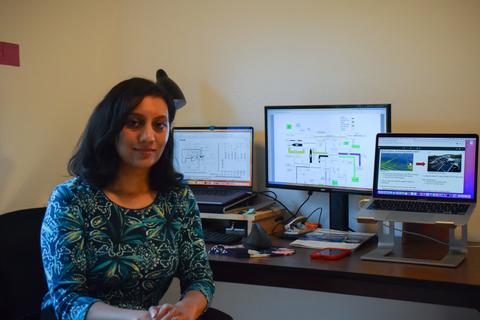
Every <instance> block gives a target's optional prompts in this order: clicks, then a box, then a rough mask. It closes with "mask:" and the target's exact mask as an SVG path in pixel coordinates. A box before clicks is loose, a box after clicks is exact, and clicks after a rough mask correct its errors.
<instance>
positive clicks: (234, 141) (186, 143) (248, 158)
mask: <svg viewBox="0 0 480 320" xmlns="http://www.w3.org/2000/svg"><path fill="white" fill-rule="evenodd" d="M173 141H174V150H173V165H174V167H175V170H176V171H178V172H180V173H182V174H183V175H184V179H185V181H186V182H187V183H188V184H189V185H203V186H233V187H251V186H252V185H253V165H252V162H253V128H252V127H188V128H180V127H176V128H173Z"/></svg>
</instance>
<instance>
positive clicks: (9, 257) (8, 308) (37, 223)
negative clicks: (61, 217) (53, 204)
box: [0, 207, 233, 320]
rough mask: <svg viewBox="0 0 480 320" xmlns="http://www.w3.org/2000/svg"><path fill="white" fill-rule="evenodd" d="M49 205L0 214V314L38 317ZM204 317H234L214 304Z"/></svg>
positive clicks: (8, 318) (10, 318)
mask: <svg viewBox="0 0 480 320" xmlns="http://www.w3.org/2000/svg"><path fill="white" fill-rule="evenodd" d="M45 210H46V208H45V207H41V208H32V209H25V210H18V211H14V212H10V213H5V214H2V215H0V254H1V259H0V318H1V319H5V320H38V319H40V307H41V303H42V299H43V296H44V295H45V293H46V292H47V285H46V281H45V275H44V273H43V264H42V258H41V255H40V227H41V225H42V221H43V216H44V214H45ZM201 319H202V320H231V319H233V318H232V317H230V316H229V315H227V314H226V313H224V312H222V311H219V310H216V309H213V308H210V309H208V310H207V312H205V314H204V315H203V316H202V318H201Z"/></svg>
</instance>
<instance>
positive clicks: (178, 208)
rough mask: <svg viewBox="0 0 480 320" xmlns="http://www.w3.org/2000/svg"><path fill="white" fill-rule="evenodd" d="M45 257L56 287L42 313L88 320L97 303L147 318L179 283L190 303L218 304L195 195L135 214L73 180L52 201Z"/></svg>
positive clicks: (161, 201)
mask: <svg viewBox="0 0 480 320" xmlns="http://www.w3.org/2000/svg"><path fill="white" fill-rule="evenodd" d="M41 250H42V258H43V265H44V269H45V275H46V279H47V284H48V293H47V294H46V295H45V297H44V300H43V304H42V309H44V308H48V307H53V309H54V310H55V314H56V316H57V318H58V319H84V318H85V317H86V314H87V312H88V309H89V307H90V306H91V305H92V304H93V303H95V302H97V301H103V302H105V303H108V304H110V305H114V306H118V307H122V308H129V309H145V310H146V309H148V308H149V307H150V306H152V305H158V303H159V300H160V298H161V297H162V296H163V294H164V293H165V291H166V290H167V289H168V287H169V285H170V283H171V281H172V278H173V277H174V276H177V277H178V278H179V279H180V285H181V291H182V295H184V294H185V293H186V292H188V291H191V290H197V291H200V292H202V293H203V294H204V295H205V297H206V298H207V300H208V302H209V304H210V302H211V299H212V296H213V292H214V284H213V280H212V272H211V270H210V267H209V264H208V259H207V254H206V251H205V243H204V241H203V232H202V228H201V221H200V216H199V211H198V206H197V204H196V202H195V199H194V197H193V195H192V193H191V191H190V189H189V188H187V187H184V188H182V189H181V190H179V191H171V192H169V193H168V194H160V193H159V194H158V195H157V196H156V198H155V201H154V202H153V203H152V204H151V205H149V206H148V207H146V208H143V209H127V208H124V207H121V206H119V205H117V204H115V203H113V202H112V201H110V200H109V199H108V198H107V197H106V196H105V194H104V193H103V192H102V191H101V190H99V189H97V188H95V187H94V186H93V185H91V184H89V183H86V182H84V181H82V180H81V179H80V178H73V179H71V180H69V181H67V182H65V183H63V184H60V185H58V186H57V187H56V188H55V189H54V191H53V193H52V195H51V198H50V201H49V204H48V208H47V211H46V214H45V218H44V220H43V225H42V231H41Z"/></svg>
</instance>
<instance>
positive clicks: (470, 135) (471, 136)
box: [372, 133, 480, 203]
mask: <svg viewBox="0 0 480 320" xmlns="http://www.w3.org/2000/svg"><path fill="white" fill-rule="evenodd" d="M381 137H412V138H415V137H425V138H465V139H476V143H477V144H476V147H475V170H476V171H475V177H474V183H473V198H472V199H464V198H459V199H456V198H440V197H419V196H416V197H415V196H413V197H410V196H406V195H398V196H397V195H390V194H389V195H384V194H378V193H376V192H375V190H377V189H378V188H377V178H378V165H379V162H378V157H379V156H380V152H377V151H376V150H377V149H378V141H379V138H381ZM478 143H479V138H478V134H476V133H465V134H461V133H452V134H448V133H379V134H377V137H376V141H375V166H374V169H373V190H372V195H373V197H375V198H386V199H411V200H422V201H448V202H463V203H475V202H476V201H477V182H478V149H479V147H480V146H479V145H478Z"/></svg>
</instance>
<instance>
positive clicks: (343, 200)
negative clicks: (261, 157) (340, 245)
mask: <svg viewBox="0 0 480 320" xmlns="http://www.w3.org/2000/svg"><path fill="white" fill-rule="evenodd" d="M390 128H391V106H390V105H389V104H368V105H319V106H266V107H265V147H266V186H267V187H269V188H287V189H297V190H312V191H323V192H330V228H333V229H340V230H347V229H348V194H349V193H356V194H370V193H371V191H372V186H373V168H374V161H375V159H374V157H375V138H376V134H377V133H381V132H390Z"/></svg>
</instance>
